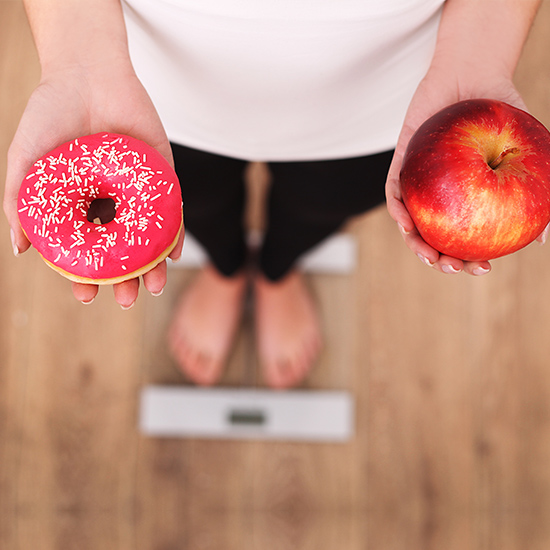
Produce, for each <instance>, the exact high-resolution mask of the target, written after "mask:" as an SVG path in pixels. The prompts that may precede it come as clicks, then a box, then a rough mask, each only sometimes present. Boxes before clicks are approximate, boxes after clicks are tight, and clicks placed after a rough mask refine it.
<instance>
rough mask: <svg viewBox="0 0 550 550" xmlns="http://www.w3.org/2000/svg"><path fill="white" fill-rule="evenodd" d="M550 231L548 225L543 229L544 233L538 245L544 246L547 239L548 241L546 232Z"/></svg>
mask: <svg viewBox="0 0 550 550" xmlns="http://www.w3.org/2000/svg"><path fill="white" fill-rule="evenodd" d="M549 231H550V224H549V225H547V226H546V227H545V228H544V231H543V232H542V235H541V237H540V244H541V245H542V244H545V243H546V241H547V239H548V232H549Z"/></svg>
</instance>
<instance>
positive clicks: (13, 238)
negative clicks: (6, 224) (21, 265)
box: [10, 229, 21, 256]
mask: <svg viewBox="0 0 550 550" xmlns="http://www.w3.org/2000/svg"><path fill="white" fill-rule="evenodd" d="M10 238H11V245H12V247H13V253H14V255H15V256H19V254H20V253H21V252H20V251H19V247H18V246H17V243H16V242H15V233H14V232H13V229H10Z"/></svg>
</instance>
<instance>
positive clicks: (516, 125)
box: [400, 99, 550, 261]
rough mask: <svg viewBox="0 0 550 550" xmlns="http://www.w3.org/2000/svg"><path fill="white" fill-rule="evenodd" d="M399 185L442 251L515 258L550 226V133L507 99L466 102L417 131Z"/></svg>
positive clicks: (464, 256)
mask: <svg viewBox="0 0 550 550" xmlns="http://www.w3.org/2000/svg"><path fill="white" fill-rule="evenodd" d="M400 183H401V192H402V196H403V202H404V204H405V206H406V208H407V210H408V211H409V214H410V215H411V217H412V219H413V221H414V223H415V225H416V227H417V229H418V232H419V233H420V235H421V236H422V238H423V239H424V240H425V241H426V242H427V243H428V244H429V245H430V246H432V247H433V248H435V249H436V250H438V251H439V252H440V253H442V254H446V255H448V256H452V257H454V258H459V259H461V260H465V261H484V260H490V259H493V258H498V257H500V256H504V255H506V254H511V253H513V252H515V251H517V250H519V249H520V248H523V247H524V246H526V245H528V244H529V243H530V242H532V241H534V240H535V239H536V238H537V237H538V236H539V235H540V234H541V233H542V231H543V230H544V228H545V227H546V225H547V224H548V223H549V222H550V132H548V130H547V129H546V128H545V127H544V125H543V124H542V123H541V122H539V121H538V120H537V119H536V118H534V117H533V116H532V115H530V114H528V113H526V112H525V111H522V110H521V109H518V108H516V107H513V106H511V105H508V104H507V103H504V102H502V101H497V100H492V99H472V100H466V101H460V102H458V103H455V104H453V105H450V106H448V107H446V108H444V109H442V110H441V111H439V112H438V113H436V114H435V115H434V116H432V117H431V118H429V119H428V120H427V121H426V122H424V124H422V126H420V127H419V128H418V130H417V131H416V132H415V134H414V135H413V137H412V138H411V140H410V142H409V144H408V147H407V150H406V151H405V156H404V160H403V166H402V169H401V174H400Z"/></svg>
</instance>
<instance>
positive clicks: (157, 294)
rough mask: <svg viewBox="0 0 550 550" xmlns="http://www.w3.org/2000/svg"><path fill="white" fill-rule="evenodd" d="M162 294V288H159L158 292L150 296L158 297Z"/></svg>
mask: <svg viewBox="0 0 550 550" xmlns="http://www.w3.org/2000/svg"><path fill="white" fill-rule="evenodd" d="M163 292H164V288H161V289H160V290H159V291H158V292H151V296H155V297H157V296H160V295H161V294H162V293H163Z"/></svg>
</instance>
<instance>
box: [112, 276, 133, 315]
mask: <svg viewBox="0 0 550 550" xmlns="http://www.w3.org/2000/svg"><path fill="white" fill-rule="evenodd" d="M113 291H114V293H115V301H116V302H117V304H119V305H120V307H122V309H130V308H131V307H132V306H133V305H134V303H135V302H136V300H137V297H138V293H139V279H138V278H135V279H130V280H129V281H124V282H123V283H118V284H116V285H113Z"/></svg>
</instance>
